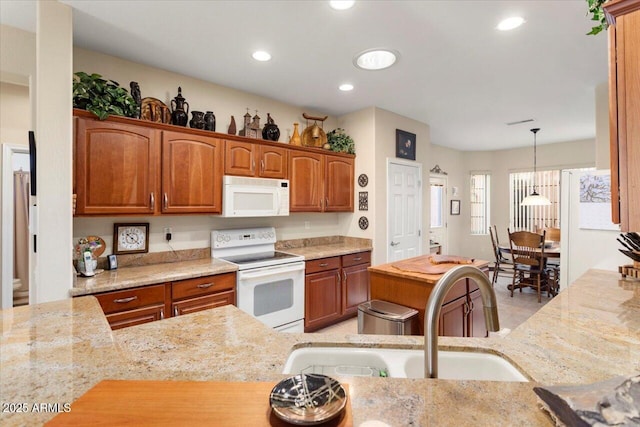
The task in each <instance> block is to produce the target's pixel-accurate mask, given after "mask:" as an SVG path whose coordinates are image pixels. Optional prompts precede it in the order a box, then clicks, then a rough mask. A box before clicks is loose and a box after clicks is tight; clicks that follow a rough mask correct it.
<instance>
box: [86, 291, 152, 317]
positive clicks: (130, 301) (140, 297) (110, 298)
mask: <svg viewBox="0 0 640 427" xmlns="http://www.w3.org/2000/svg"><path fill="white" fill-rule="evenodd" d="M96 298H97V299H98V302H99V303H100V306H101V307H102V311H104V313H105V314H110V313H116V312H119V311H125V310H132V309H134V308H140V307H145V306H148V305H153V304H164V285H154V286H145V287H143V288H134V289H126V290H123V291H114V292H107V293H104V294H98V295H96Z"/></svg>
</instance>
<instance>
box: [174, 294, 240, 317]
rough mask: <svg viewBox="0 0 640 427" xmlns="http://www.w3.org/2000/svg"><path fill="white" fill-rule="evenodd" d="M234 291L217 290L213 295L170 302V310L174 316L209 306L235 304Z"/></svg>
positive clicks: (205, 308) (208, 307)
mask: <svg viewBox="0 0 640 427" xmlns="http://www.w3.org/2000/svg"><path fill="white" fill-rule="evenodd" d="M235 302H236V293H235V291H225V292H219V293H216V294H214V295H206V296H203V297H197V298H191V299H186V300H183V301H179V302H174V303H173V304H172V308H171V311H172V312H173V315H174V316H181V315H183V314H189V313H194V312H196V311H202V310H208V309H210V308H216V307H222V306H223V305H230V304H235Z"/></svg>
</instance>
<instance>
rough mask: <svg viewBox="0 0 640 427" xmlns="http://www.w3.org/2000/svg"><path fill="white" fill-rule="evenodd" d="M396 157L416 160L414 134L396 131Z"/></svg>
mask: <svg viewBox="0 0 640 427" xmlns="http://www.w3.org/2000/svg"><path fill="white" fill-rule="evenodd" d="M396 157H399V158H401V159H408V160H415V159H416V134H415V133H410V132H405V131H403V130H400V129H396Z"/></svg>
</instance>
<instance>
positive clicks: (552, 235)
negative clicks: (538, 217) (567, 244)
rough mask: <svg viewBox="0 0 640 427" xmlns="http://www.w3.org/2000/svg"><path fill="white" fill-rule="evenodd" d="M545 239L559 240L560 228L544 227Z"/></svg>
mask: <svg viewBox="0 0 640 427" xmlns="http://www.w3.org/2000/svg"><path fill="white" fill-rule="evenodd" d="M544 231H545V233H546V237H545V238H546V239H547V240H550V241H552V242H559V241H560V229H559V228H545V229H544Z"/></svg>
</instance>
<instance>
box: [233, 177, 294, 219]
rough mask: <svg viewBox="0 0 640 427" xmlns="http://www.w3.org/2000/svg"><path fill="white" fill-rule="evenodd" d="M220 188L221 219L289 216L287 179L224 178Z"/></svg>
mask: <svg viewBox="0 0 640 427" xmlns="http://www.w3.org/2000/svg"><path fill="white" fill-rule="evenodd" d="M222 187H223V190H222V216H223V217H255V216H287V215H289V181H288V180H286V179H269V178H248V177H244V176H231V175H225V176H223V177H222Z"/></svg>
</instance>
